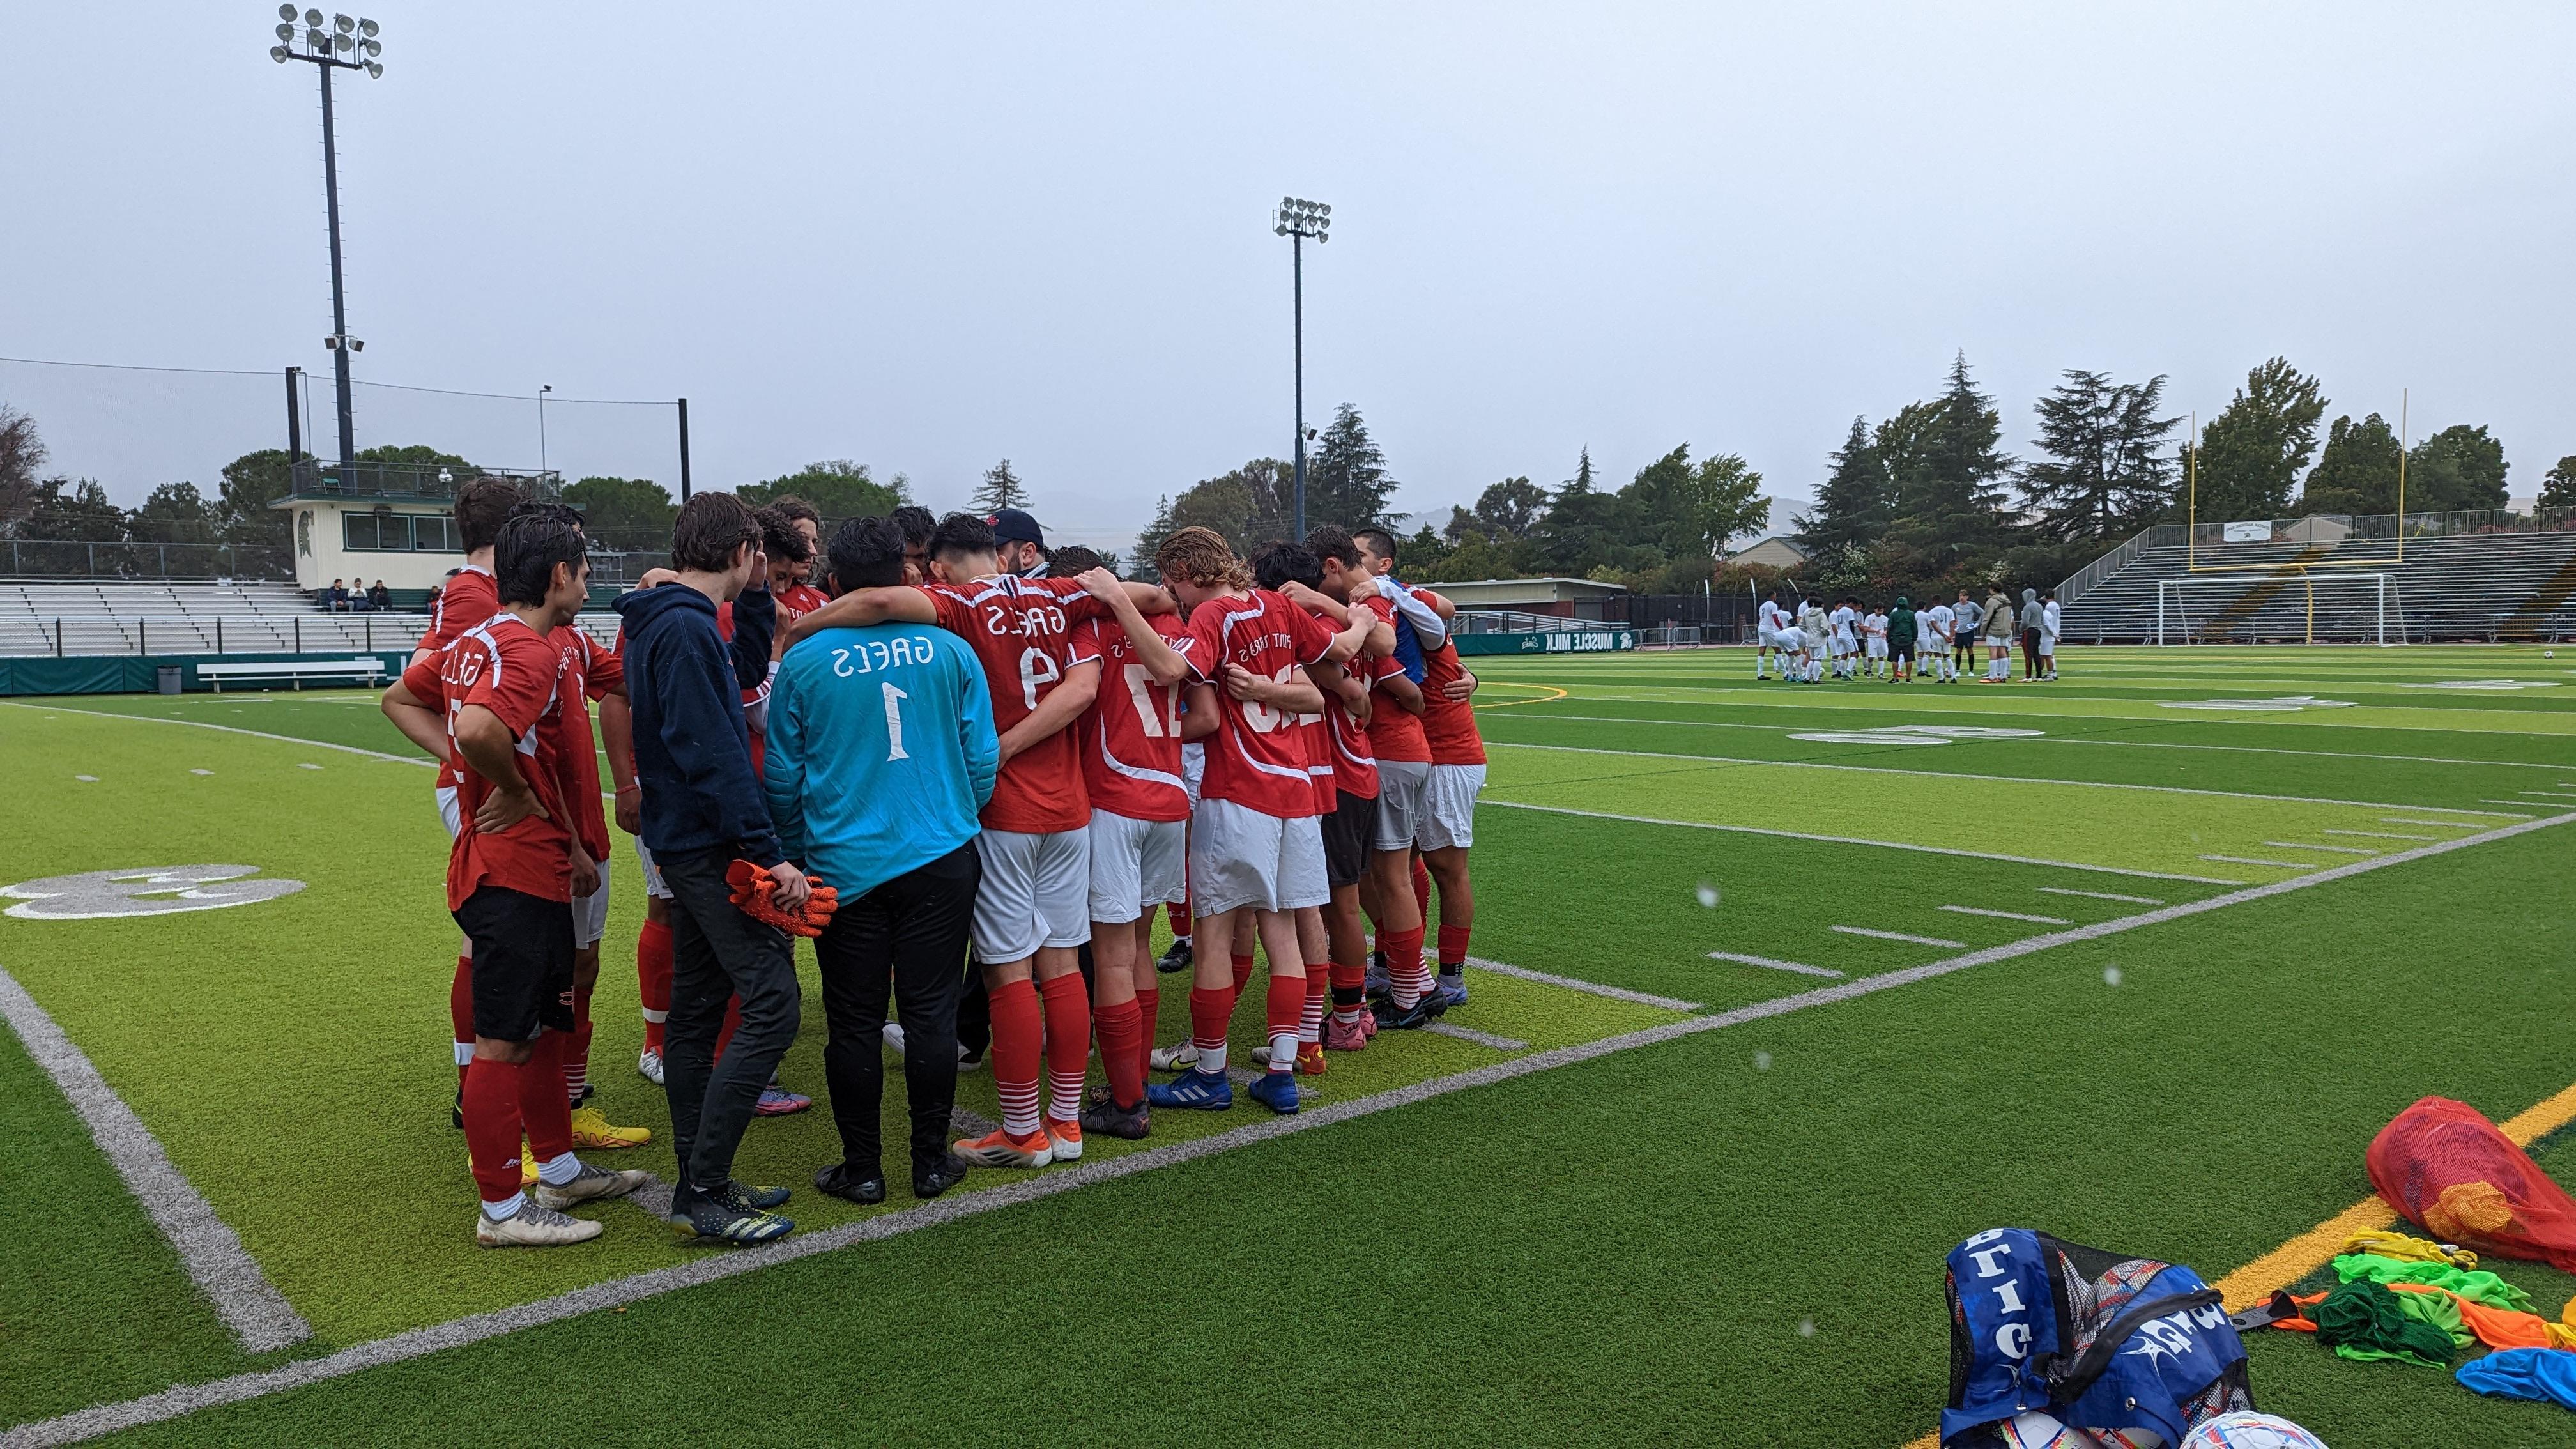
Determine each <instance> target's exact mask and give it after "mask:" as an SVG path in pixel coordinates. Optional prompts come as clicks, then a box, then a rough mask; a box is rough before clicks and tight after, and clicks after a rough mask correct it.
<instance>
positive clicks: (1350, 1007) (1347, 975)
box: [1310, 961, 1368, 1025]
mask: <svg viewBox="0 0 2576 1449" xmlns="http://www.w3.org/2000/svg"><path fill="white" fill-rule="evenodd" d="M1324 980H1325V985H1326V988H1327V989H1328V990H1329V991H1330V992H1331V994H1332V998H1333V1019H1334V1020H1335V1021H1338V1022H1342V1023H1344V1024H1345V1025H1347V1024H1349V1023H1351V1022H1354V1021H1357V1020H1359V1019H1360V1007H1361V1004H1362V1001H1361V998H1362V995H1363V993H1365V992H1366V991H1367V989H1368V968H1367V967H1365V966H1345V965H1343V964H1342V963H1341V962H1339V961H1336V962H1334V963H1333V966H1332V970H1331V971H1330V972H1329V973H1328V974H1327V975H1326V976H1325V978H1324ZM1310 984H1311V982H1310Z"/></svg>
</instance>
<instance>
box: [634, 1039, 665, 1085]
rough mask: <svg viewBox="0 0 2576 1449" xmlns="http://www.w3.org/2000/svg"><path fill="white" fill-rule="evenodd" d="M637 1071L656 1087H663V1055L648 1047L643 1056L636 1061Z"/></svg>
mask: <svg viewBox="0 0 2576 1449" xmlns="http://www.w3.org/2000/svg"><path fill="white" fill-rule="evenodd" d="M635 1070H637V1071H638V1072H641V1073H643V1074H644V1080H646V1081H648V1082H651V1083H652V1084H653V1085H654V1086H657V1087H658V1086H660V1085H662V1054H661V1053H660V1052H657V1051H655V1050H653V1049H652V1048H651V1047H646V1048H645V1049H644V1052H643V1055H641V1056H638V1057H637V1058H636V1059H635Z"/></svg>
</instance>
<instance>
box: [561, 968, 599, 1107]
mask: <svg viewBox="0 0 2576 1449" xmlns="http://www.w3.org/2000/svg"><path fill="white" fill-rule="evenodd" d="M596 989H597V986H596V984H594V985H591V986H576V987H574V988H573V989H572V1035H571V1036H569V1037H567V1038H565V1039H564V1044H563V1084H564V1100H565V1101H566V1102H569V1103H571V1104H572V1105H573V1106H576V1107H578V1106H580V1105H581V1099H582V1094H583V1093H585V1092H588V1091H589V1090H590V994H591V992H592V991H594V990H596Z"/></svg>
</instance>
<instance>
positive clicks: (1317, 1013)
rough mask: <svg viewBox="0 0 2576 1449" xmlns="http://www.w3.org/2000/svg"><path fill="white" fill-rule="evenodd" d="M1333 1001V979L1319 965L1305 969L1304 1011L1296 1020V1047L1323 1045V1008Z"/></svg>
mask: <svg viewBox="0 0 2576 1449" xmlns="http://www.w3.org/2000/svg"><path fill="white" fill-rule="evenodd" d="M1332 999H1333V978H1332V977H1331V976H1330V975H1329V974H1327V973H1326V972H1325V970H1324V968H1323V967H1322V966H1320V965H1317V966H1309V967H1307V968H1306V1009H1305V1014H1304V1015H1302V1016H1300V1017H1298V1019H1297V1045H1299V1046H1301V1047H1310V1046H1322V1045H1323V1044H1324V1008H1325V1007H1326V1006H1327V1005H1329V1004H1330V1003H1331V1001H1332Z"/></svg>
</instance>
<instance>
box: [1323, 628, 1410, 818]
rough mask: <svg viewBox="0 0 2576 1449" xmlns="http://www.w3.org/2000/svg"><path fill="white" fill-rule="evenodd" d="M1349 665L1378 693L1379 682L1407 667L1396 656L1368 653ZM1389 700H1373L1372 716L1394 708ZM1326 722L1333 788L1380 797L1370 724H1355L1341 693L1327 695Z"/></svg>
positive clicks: (1357, 677)
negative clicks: (1329, 732)
mask: <svg viewBox="0 0 2576 1449" xmlns="http://www.w3.org/2000/svg"><path fill="white" fill-rule="evenodd" d="M1345 667H1347V668H1348V669H1349V670H1350V672H1351V677H1352V678H1354V679H1358V680H1362V681H1364V682H1366V683H1367V684H1368V686H1369V689H1370V692H1371V693H1372V694H1374V693H1375V692H1376V689H1377V681H1379V680H1381V679H1384V678H1385V677H1386V676H1387V675H1389V674H1402V673H1403V672H1404V666H1403V665H1401V664H1398V663H1396V662H1395V660H1394V658H1393V657H1392V656H1390V657H1387V658H1384V659H1371V658H1369V657H1368V656H1367V655H1361V656H1360V657H1358V658H1356V659H1353V660H1351V661H1350V662H1349V664H1348V665H1347V666H1345ZM1394 708H1395V706H1394V705H1393V704H1391V703H1388V702H1387V701H1384V700H1380V699H1374V698H1373V699H1371V700H1370V701H1369V718H1370V719H1372V720H1374V719H1375V718H1377V712H1378V711H1379V710H1381V709H1394ZM1324 724H1325V726H1326V727H1327V728H1328V729H1329V730H1330V731H1331V735H1332V745H1333V788H1334V789H1335V790H1337V791H1339V792H1340V793H1342V794H1344V795H1357V796H1359V797H1360V798H1362V799H1365V800H1374V799H1376V798H1377V752H1376V751H1375V750H1374V749H1372V748H1370V746H1369V731H1368V726H1366V725H1362V724H1358V723H1355V722H1354V721H1353V720H1352V719H1351V715H1350V711H1349V710H1346V709H1344V708H1342V701H1341V698H1340V697H1339V696H1338V695H1334V694H1332V693H1330V692H1327V693H1326V694H1325V695H1324Z"/></svg>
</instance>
